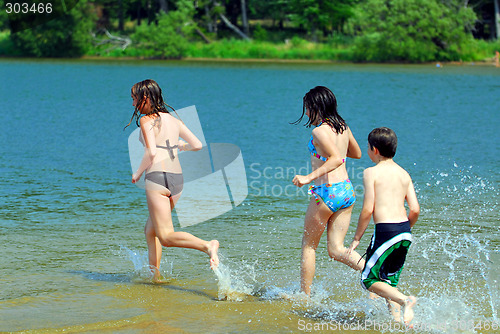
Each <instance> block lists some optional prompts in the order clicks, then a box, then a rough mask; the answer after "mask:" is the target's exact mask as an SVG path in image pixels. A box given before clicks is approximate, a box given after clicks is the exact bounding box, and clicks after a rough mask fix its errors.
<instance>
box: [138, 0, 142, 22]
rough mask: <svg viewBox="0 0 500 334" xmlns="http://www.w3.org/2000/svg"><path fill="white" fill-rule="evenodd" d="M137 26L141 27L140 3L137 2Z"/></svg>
mask: <svg viewBox="0 0 500 334" xmlns="http://www.w3.org/2000/svg"><path fill="white" fill-rule="evenodd" d="M137 25H138V26H140V25H141V1H137Z"/></svg>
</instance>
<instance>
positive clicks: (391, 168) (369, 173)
mask: <svg viewBox="0 0 500 334" xmlns="http://www.w3.org/2000/svg"><path fill="white" fill-rule="evenodd" d="M363 182H364V187H365V196H369V197H372V200H373V221H374V222H375V224H377V223H400V222H404V221H407V220H408V215H407V212H406V209H405V204H404V202H405V199H406V200H407V201H408V205H409V206H410V204H413V203H416V200H417V199H416V195H415V190H414V188H413V183H412V181H411V177H410V175H409V174H408V172H406V171H405V170H404V169H403V168H401V167H400V166H399V165H398V164H397V163H395V162H394V161H393V160H392V159H387V160H385V161H380V162H379V163H378V164H377V165H375V166H374V167H370V168H367V169H366V170H365V172H364V175H363Z"/></svg>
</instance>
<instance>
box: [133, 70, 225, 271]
mask: <svg viewBox="0 0 500 334" xmlns="http://www.w3.org/2000/svg"><path fill="white" fill-rule="evenodd" d="M131 96H132V99H133V106H134V107H135V111H134V114H133V116H132V118H131V120H130V122H129V124H128V125H130V123H131V122H132V120H133V119H134V118H135V121H136V124H137V126H140V128H141V136H140V141H141V142H142V144H143V145H144V156H143V158H142V161H141V164H140V166H139V168H138V169H137V171H136V172H135V173H134V174H133V175H132V183H136V182H137V181H138V180H139V179H140V178H141V176H142V174H143V173H146V175H145V185H146V198H147V203H148V210H149V218H148V220H147V222H146V227H145V228H144V234H145V236H146V242H147V244H148V258H149V265H150V266H151V269H152V271H153V273H154V280H156V281H157V280H159V279H160V277H161V275H160V271H159V268H160V260H161V253H162V246H165V247H182V248H192V249H197V250H199V251H202V252H204V253H206V254H208V255H209V256H210V267H211V268H212V269H215V268H216V267H217V266H218V264H219V258H218V256H217V251H218V249H219V242H218V241H217V240H211V241H205V240H202V239H200V238H197V237H195V236H194V235H192V234H190V233H187V232H175V231H174V227H173V224H172V209H173V208H174V206H175V203H177V201H178V200H179V197H180V195H181V193H182V184H183V178H182V169H181V165H180V163H179V158H178V150H181V151H198V150H200V149H201V148H202V144H201V142H200V140H198V138H196V136H195V135H194V134H193V133H192V132H191V131H190V130H189V129H188V128H187V127H186V125H184V123H183V122H182V121H180V120H179V119H177V118H175V117H173V116H172V115H170V112H169V111H168V110H167V106H168V105H166V104H165V102H164V101H163V97H162V92H161V88H160V86H158V84H157V83H156V82H155V81H154V80H144V81H141V82H138V83H136V84H135V85H134V86H133V87H132V90H131ZM168 107H170V106H168ZM170 108H171V109H172V110H174V109H173V108H172V107H170ZM174 111H175V110H174ZM128 125H127V126H128ZM179 137H180V138H182V139H183V140H184V141H182V140H179Z"/></svg>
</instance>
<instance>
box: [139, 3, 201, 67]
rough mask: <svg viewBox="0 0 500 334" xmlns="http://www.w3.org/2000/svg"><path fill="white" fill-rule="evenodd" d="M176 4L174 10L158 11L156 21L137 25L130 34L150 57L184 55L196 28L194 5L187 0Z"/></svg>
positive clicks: (176, 56) (178, 56) (177, 56)
mask: <svg viewBox="0 0 500 334" xmlns="http://www.w3.org/2000/svg"><path fill="white" fill-rule="evenodd" d="M176 6H177V9H176V10H169V12H168V13H163V12H162V13H160V14H159V15H158V16H157V22H156V23H151V24H149V25H145V24H142V25H140V26H138V27H137V28H136V31H135V33H134V34H133V35H132V40H133V41H134V42H136V43H137V46H138V47H139V48H141V49H142V50H145V51H146V53H147V55H149V56H150V57H156V58H180V57H182V56H183V55H184V52H185V51H186V49H187V47H188V45H189V39H190V38H191V37H192V36H193V33H194V30H195V29H196V25H195V24H194V22H193V14H194V7H193V2H192V1H189V0H179V1H177V2H176Z"/></svg>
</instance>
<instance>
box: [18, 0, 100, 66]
mask: <svg viewBox="0 0 500 334" xmlns="http://www.w3.org/2000/svg"><path fill="white" fill-rule="evenodd" d="M93 25H94V18H93V15H92V12H91V8H90V7H89V6H88V3H87V1H85V0H80V1H79V3H78V4H77V5H76V6H75V7H74V8H72V9H71V10H70V11H69V12H68V13H66V14H64V15H62V16H60V17H58V18H57V19H54V20H51V21H49V22H47V23H45V24H42V25H38V26H35V27H33V28H30V29H25V30H22V31H18V32H16V33H13V34H11V37H10V38H11V40H12V43H13V45H14V47H15V48H16V49H17V50H18V51H20V52H21V53H22V54H23V55H27V56H35V57H76V56H82V55H83V54H85V52H86V51H87V50H88V49H89V48H90V46H91V34H90V33H91V31H92V29H93Z"/></svg>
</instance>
